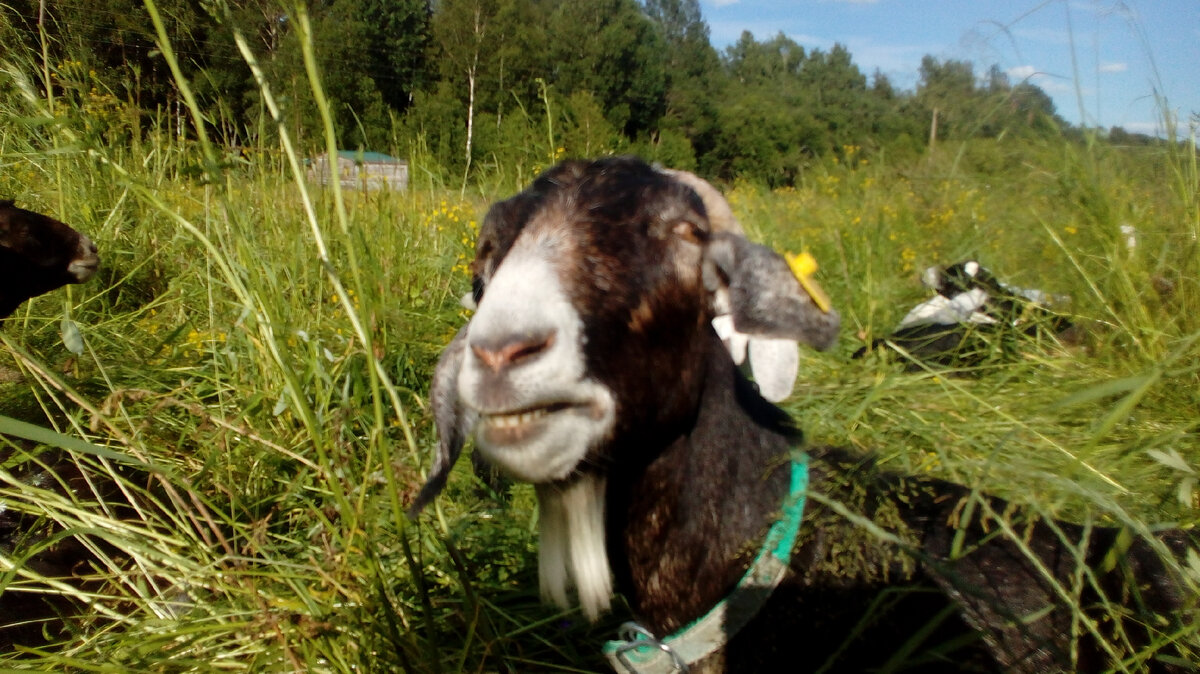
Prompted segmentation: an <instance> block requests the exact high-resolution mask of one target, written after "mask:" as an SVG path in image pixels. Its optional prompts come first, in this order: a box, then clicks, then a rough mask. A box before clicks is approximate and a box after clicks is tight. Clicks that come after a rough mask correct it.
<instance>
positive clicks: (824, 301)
mask: <svg viewBox="0 0 1200 674" xmlns="http://www.w3.org/2000/svg"><path fill="white" fill-rule="evenodd" d="M783 257H784V259H786V260H787V263H788V267H791V269H792V274H793V275H794V276H795V277H796V280H797V281H799V282H800V287H802V288H804V292H806V293H808V296H809V297H810V298H812V301H813V304H816V305H817V308H818V309H820V310H821V311H823V312H825V313H829V310H830V309H832V308H833V303H832V302H830V301H829V295H826V294H825V291H824V290H822V289H821V286H819V285H817V282H816V280H815V279H813V274H816V273H817V260H816V258H814V257H813V256H812V255H810V254H808V253H800V254H799V255H792V254H791V253H784V254H783Z"/></svg>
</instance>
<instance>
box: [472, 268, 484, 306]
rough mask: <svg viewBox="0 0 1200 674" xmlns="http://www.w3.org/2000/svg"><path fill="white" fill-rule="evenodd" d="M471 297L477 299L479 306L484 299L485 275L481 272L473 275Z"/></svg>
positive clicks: (476, 302) (476, 304) (476, 303)
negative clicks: (481, 274) (482, 275)
mask: <svg viewBox="0 0 1200 674" xmlns="http://www.w3.org/2000/svg"><path fill="white" fill-rule="evenodd" d="M471 299H472V300H474V301H475V306H479V302H480V301H481V300H483V277H481V276H480V275H479V274H476V275H474V276H472V277H471Z"/></svg>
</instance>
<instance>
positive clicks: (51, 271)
mask: <svg viewBox="0 0 1200 674" xmlns="http://www.w3.org/2000/svg"><path fill="white" fill-rule="evenodd" d="M99 264H100V258H99V257H98V256H97V255H96V244H94V243H92V240H91V239H89V238H88V237H87V236H85V235H83V234H80V233H79V232H77V231H75V230H74V229H71V228H70V227H68V226H67V225H64V224H63V223H61V222H59V221H58V220H55V219H54V218H51V217H47V216H45V215H41V214H39V213H34V212H33V211H27V210H25V209H23V208H17V207H16V206H14V205H13V202H12V201H7V200H0V319H3V318H5V317H7V316H8V315H9V314H11V313H12V312H13V311H15V310H16V308H17V306H19V305H20V304H21V303H22V302H24V301H25V300H27V299H29V298H31V297H37V296H38V295H42V294H44V293H48V292H50V291H51V290H54V289H56V288H60V287H62V286H64V285H66V284H68V283H83V282H84V281H86V280H88V279H89V278H91V277H92V275H93V274H95V273H96V269H97V267H98V266H99Z"/></svg>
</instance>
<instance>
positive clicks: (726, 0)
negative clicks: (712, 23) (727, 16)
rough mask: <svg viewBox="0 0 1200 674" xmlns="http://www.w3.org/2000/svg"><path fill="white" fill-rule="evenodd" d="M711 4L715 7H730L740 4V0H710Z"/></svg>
mask: <svg viewBox="0 0 1200 674" xmlns="http://www.w3.org/2000/svg"><path fill="white" fill-rule="evenodd" d="M709 4H711V5H712V6H713V7H728V6H730V5H736V4H738V0H709Z"/></svg>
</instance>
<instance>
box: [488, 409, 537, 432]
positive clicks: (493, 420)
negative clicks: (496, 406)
mask: <svg viewBox="0 0 1200 674" xmlns="http://www.w3.org/2000/svg"><path fill="white" fill-rule="evenodd" d="M544 416H546V410H545V409H544V408H542V409H536V410H530V411H528V412H521V413H519V414H493V415H491V416H489V417H488V418H487V422H488V425H489V426H491V427H493V428H518V427H520V426H524V425H526V424H530V423H532V422H533V421H535V420H537V419H540V418H542V417H544Z"/></svg>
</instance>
